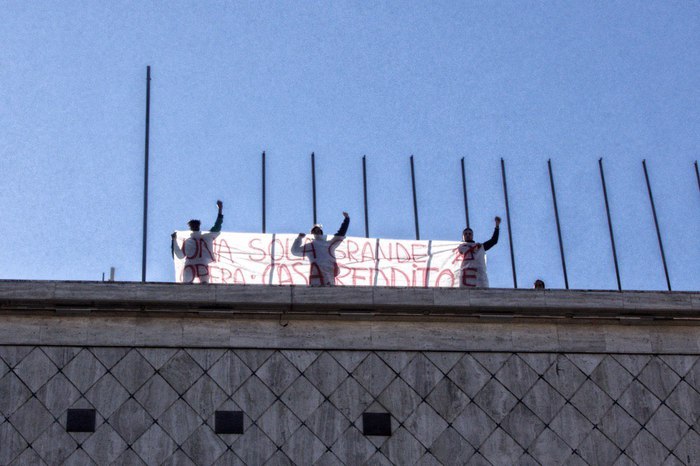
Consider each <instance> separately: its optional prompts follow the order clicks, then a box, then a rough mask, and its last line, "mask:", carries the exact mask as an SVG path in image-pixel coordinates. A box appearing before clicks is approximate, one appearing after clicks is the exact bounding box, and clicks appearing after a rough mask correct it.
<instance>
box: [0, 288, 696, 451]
mask: <svg viewBox="0 0 700 466" xmlns="http://www.w3.org/2000/svg"><path fill="white" fill-rule="evenodd" d="M0 303H1V307H0V313H1V314H2V316H0V318H1V319H2V324H1V325H0V394H2V396H0V464H76V465H77V464H80V465H86V464H99V465H102V464H149V465H150V464H168V465H170V464H173V465H174V464H197V465H199V464H205V465H210V464H217V465H218V464H221V465H224V464H226V465H229V464H230V465H238V464H250V465H258V464H259V465H262V464H270V465H276V464H299V465H311V464H318V465H336V464H338V465H340V464H347V465H359V464H378V465H382V464H400V465H407V464H422V465H439V464H443V465H452V464H484V465H489V464H492V465H506V464H523V465H527V464H546V465H549V464H581V465H584V464H590V465H604V464H617V465H625V464H640V465H646V464H650V465H651V464H653V465H657V464H700V362H699V361H698V360H699V359H700V325H699V324H700V320H698V319H699V318H700V293H665V292H622V293H619V292H599V291H556V290H544V291H541V290H454V289H399V288H305V287H264V286H226V285H207V286H202V285H176V284H135V283H86V282H25V281H4V282H0ZM84 414H87V415H91V416H94V417H93V418H91V420H92V421H93V424H90V423H89V422H88V423H87V427H85V425H82V424H80V423H79V424H80V425H81V426H82V427H80V426H79V428H78V429H77V430H78V431H75V430H76V429H74V428H70V427H71V426H70V424H71V422H72V420H75V419H79V418H78V417H75V416H82V415H84ZM72 416H73V417H72ZM226 419H228V420H229V421H231V420H233V421H232V423H230V422H229V423H228V424H227V422H228V421H227V422H224V420H226ZM75 425H77V424H74V425H73V427H75ZM227 426H228V427H231V426H234V429H233V430H235V431H236V432H237V433H225V432H226V427H227ZM81 430H82V431H81Z"/></svg>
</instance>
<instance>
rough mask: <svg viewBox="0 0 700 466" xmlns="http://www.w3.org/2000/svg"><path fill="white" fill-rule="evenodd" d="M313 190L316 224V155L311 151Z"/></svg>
mask: <svg viewBox="0 0 700 466" xmlns="http://www.w3.org/2000/svg"><path fill="white" fill-rule="evenodd" d="M311 192H312V194H313V203H314V206H313V207H314V225H315V224H316V155H314V153H313V152H312V153H311Z"/></svg>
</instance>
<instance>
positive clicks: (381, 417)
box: [362, 413, 391, 437]
mask: <svg viewBox="0 0 700 466" xmlns="http://www.w3.org/2000/svg"><path fill="white" fill-rule="evenodd" d="M362 433H363V434H364V435H383V436H385V437H389V436H390V435H391V414H389V413H363V414H362Z"/></svg>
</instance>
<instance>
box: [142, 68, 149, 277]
mask: <svg viewBox="0 0 700 466" xmlns="http://www.w3.org/2000/svg"><path fill="white" fill-rule="evenodd" d="M150 121H151V67H150V66H148V67H146V144H145V146H146V149H145V157H144V159H145V162H144V170H143V252H142V254H141V281H142V282H144V283H145V282H146V249H147V247H146V246H147V241H148V146H149V141H148V135H149V131H150Z"/></svg>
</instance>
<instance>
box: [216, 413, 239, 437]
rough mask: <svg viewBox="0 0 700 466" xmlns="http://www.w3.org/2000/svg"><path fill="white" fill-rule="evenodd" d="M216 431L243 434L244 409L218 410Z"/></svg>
mask: <svg viewBox="0 0 700 466" xmlns="http://www.w3.org/2000/svg"><path fill="white" fill-rule="evenodd" d="M214 432H216V433H217V434H242V433H243V411H216V413H215V417H214Z"/></svg>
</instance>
